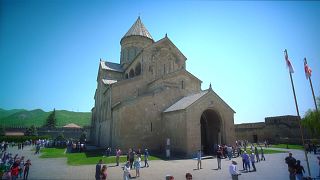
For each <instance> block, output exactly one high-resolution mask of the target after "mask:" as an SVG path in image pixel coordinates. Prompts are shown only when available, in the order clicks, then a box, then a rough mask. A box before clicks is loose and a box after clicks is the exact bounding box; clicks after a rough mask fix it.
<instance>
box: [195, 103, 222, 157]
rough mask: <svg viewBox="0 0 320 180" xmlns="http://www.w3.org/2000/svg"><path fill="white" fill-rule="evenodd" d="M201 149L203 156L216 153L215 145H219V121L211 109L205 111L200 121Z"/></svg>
mask: <svg viewBox="0 0 320 180" xmlns="http://www.w3.org/2000/svg"><path fill="white" fill-rule="evenodd" d="M200 124H201V149H202V152H203V154H204V155H213V154H215V153H216V150H217V145H218V144H221V119H220V117H219V115H218V114H217V113H216V112H215V111H214V110H211V109H207V110H205V111H204V112H203V113H202V115H201V119H200Z"/></svg>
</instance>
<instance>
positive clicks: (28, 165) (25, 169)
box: [23, 159, 31, 180]
mask: <svg viewBox="0 0 320 180" xmlns="http://www.w3.org/2000/svg"><path fill="white" fill-rule="evenodd" d="M30 166H31V161H30V159H28V160H27V161H26V163H25V164H24V171H23V179H24V180H27V179H28V175H29V169H30Z"/></svg>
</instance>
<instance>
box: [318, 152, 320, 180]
mask: <svg viewBox="0 0 320 180" xmlns="http://www.w3.org/2000/svg"><path fill="white" fill-rule="evenodd" d="M317 159H318V165H319V175H318V177H320V156H317Z"/></svg>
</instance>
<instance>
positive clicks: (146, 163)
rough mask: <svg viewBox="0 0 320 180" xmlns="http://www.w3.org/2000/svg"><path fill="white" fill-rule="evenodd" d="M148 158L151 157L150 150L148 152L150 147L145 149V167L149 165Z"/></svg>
mask: <svg viewBox="0 0 320 180" xmlns="http://www.w3.org/2000/svg"><path fill="white" fill-rule="evenodd" d="M148 159H149V152H148V149H145V150H144V167H149V163H148Z"/></svg>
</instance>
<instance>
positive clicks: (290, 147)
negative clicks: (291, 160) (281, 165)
mask: <svg viewBox="0 0 320 180" xmlns="http://www.w3.org/2000/svg"><path fill="white" fill-rule="evenodd" d="M271 147H273V148H284V149H286V148H287V144H275V145H272V146H271ZM288 149H300V150H303V147H302V146H301V145H295V144H289V145H288Z"/></svg>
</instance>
